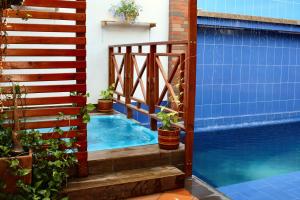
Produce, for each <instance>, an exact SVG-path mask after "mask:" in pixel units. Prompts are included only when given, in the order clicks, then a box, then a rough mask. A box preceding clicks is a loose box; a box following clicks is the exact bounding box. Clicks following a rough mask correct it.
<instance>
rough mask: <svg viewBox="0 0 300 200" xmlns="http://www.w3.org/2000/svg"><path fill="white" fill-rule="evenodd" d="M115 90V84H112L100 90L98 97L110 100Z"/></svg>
mask: <svg viewBox="0 0 300 200" xmlns="http://www.w3.org/2000/svg"><path fill="white" fill-rule="evenodd" d="M114 91H115V85H114V84H112V85H111V86H109V87H108V88H107V90H103V91H101V92H100V97H101V99H103V100H112V99H113V95H114Z"/></svg>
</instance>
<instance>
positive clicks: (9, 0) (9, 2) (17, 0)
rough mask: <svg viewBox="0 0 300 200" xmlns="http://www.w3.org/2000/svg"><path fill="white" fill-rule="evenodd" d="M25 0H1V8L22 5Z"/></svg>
mask: <svg viewBox="0 0 300 200" xmlns="http://www.w3.org/2000/svg"><path fill="white" fill-rule="evenodd" d="M23 3H24V0H0V8H1V9H7V8H12V6H21V5H23Z"/></svg>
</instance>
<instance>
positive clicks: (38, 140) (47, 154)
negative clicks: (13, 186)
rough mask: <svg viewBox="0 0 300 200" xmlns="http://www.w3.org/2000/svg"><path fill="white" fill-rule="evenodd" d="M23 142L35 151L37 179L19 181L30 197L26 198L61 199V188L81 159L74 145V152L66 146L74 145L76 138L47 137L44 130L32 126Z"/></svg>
mask: <svg viewBox="0 0 300 200" xmlns="http://www.w3.org/2000/svg"><path fill="white" fill-rule="evenodd" d="M22 143H23V145H24V147H28V148H31V149H32V150H33V152H34V153H33V173H32V175H33V183H32V185H26V184H24V183H23V182H22V181H19V182H18V186H19V187H20V189H21V190H20V195H21V196H23V197H26V198H24V199H26V200H27V199H28V200H29V199H37V200H40V199H41V200H57V199H60V198H61V197H60V191H61V190H62V187H63V185H64V183H66V180H67V178H68V177H69V175H68V169H69V168H70V167H72V166H74V165H75V164H76V163H77V159H76V157H75V154H74V150H72V149H71V151H72V152H68V153H67V152H66V151H65V150H64V148H62V146H65V147H72V146H73V141H72V140H71V141H66V140H63V139H50V140H43V139H42V134H41V133H39V132H38V131H34V130H32V131H29V132H28V131H25V132H23V134H22ZM45 147H47V148H45ZM69 151H70V150H69Z"/></svg>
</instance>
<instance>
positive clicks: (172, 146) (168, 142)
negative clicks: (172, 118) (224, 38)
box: [158, 128, 180, 150]
mask: <svg viewBox="0 0 300 200" xmlns="http://www.w3.org/2000/svg"><path fill="white" fill-rule="evenodd" d="M179 135H180V129H179V128H173V130H163V129H158V144H159V148H161V149H165V150H176V149H178V148H179V142H180V136H179Z"/></svg>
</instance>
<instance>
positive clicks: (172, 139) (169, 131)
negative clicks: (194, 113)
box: [157, 107, 180, 150]
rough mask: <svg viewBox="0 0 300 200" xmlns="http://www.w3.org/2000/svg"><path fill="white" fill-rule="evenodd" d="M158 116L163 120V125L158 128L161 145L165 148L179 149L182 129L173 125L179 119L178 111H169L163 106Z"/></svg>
mask: <svg viewBox="0 0 300 200" xmlns="http://www.w3.org/2000/svg"><path fill="white" fill-rule="evenodd" d="M157 117H158V119H159V120H160V121H161V122H162V126H161V127H160V128H159V129H158V144H159V147H160V148H161V149H165V150H175V149H178V147H179V142H180V129H179V128H177V127H174V126H173V124H175V123H177V122H178V120H179V115H178V112H174V111H167V109H166V107H161V110H160V112H159V113H157Z"/></svg>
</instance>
